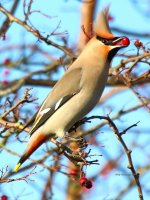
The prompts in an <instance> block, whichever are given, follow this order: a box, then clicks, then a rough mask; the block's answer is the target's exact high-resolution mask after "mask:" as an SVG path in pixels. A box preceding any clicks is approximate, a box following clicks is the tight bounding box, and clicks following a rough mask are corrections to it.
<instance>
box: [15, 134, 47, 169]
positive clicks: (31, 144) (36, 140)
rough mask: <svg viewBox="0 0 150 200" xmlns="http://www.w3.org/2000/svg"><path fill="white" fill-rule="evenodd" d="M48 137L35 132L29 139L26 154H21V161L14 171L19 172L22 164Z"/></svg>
mask: <svg viewBox="0 0 150 200" xmlns="http://www.w3.org/2000/svg"><path fill="white" fill-rule="evenodd" d="M47 139H48V137H47V135H45V134H43V133H40V132H38V131H37V132H35V133H34V134H33V135H32V136H31V137H30V139H29V141H28V144H27V148H26V150H25V152H24V154H23V155H22V156H21V158H20V160H19V162H18V163H17V165H16V166H15V168H14V172H17V171H18V170H19V168H20V166H21V165H22V164H23V163H24V162H25V161H26V160H27V159H28V158H29V156H30V155H31V154H32V153H33V152H34V151H35V150H36V149H37V148H38V147H40V146H41V145H42V144H43V143H44V142H45V141H46V140H47Z"/></svg>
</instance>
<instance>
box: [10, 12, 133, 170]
mask: <svg viewBox="0 0 150 200" xmlns="http://www.w3.org/2000/svg"><path fill="white" fill-rule="evenodd" d="M107 18H108V9H103V10H102V11H101V12H100V13H99V14H98V17H97V19H96V22H95V25H94V36H93V37H92V38H91V39H90V41H89V42H88V43H87V45H86V46H85V48H84V49H83V51H82V52H81V54H80V55H79V56H78V58H77V59H76V60H75V62H74V63H73V64H72V65H71V66H70V67H69V69H68V70H67V71H66V72H65V73H64V75H63V76H62V78H61V79H60V80H59V81H58V82H57V83H56V85H55V86H54V88H53V89H52V91H51V92H50V93H49V95H48V96H47V98H46V99H45V101H44V102H43V104H42V106H41V108H40V110H39V112H38V114H37V116H36V119H35V122H34V124H33V127H32V129H31V131H30V135H31V137H30V139H29V141H28V144H27V148H26V150H25V152H24V154H23V156H22V157H21V158H20V160H19V162H18V164H17V165H16V167H15V169H14V171H15V172H17V171H18V169H19V167H20V166H21V164H22V163H23V162H25V161H26V160H27V159H28V158H29V156H30V155H31V154H32V153H33V152H34V151H35V150H36V149H37V148H38V147H39V146H40V145H41V144H43V143H44V142H45V141H46V140H48V139H49V138H51V137H63V136H64V134H65V133H66V132H67V131H68V130H69V129H70V128H71V127H72V126H73V125H74V124H75V123H76V122H77V121H79V120H80V119H82V118H83V117H84V116H85V115H86V114H87V113H88V112H89V111H91V110H92V109H93V108H94V107H95V105H96V104H97V102H98V101H99V99H100V97H101V95H102V92H103V90H104V87H105V84H106V81H107V78H108V72H109V68H110V63H111V60H112V58H113V57H114V56H115V54H116V53H117V51H118V50H119V49H121V48H123V47H127V46H128V45H129V43H130V41H129V39H128V38H127V37H116V36H114V35H113V34H112V33H111V31H110V28H109V25H108V20H107Z"/></svg>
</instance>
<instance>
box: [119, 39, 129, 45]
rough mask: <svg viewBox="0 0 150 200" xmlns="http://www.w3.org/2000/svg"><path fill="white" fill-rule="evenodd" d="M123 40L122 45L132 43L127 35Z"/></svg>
mask: <svg viewBox="0 0 150 200" xmlns="http://www.w3.org/2000/svg"><path fill="white" fill-rule="evenodd" d="M121 42H122V45H124V46H129V44H130V40H129V38H127V37H124V38H123V39H122V40H121Z"/></svg>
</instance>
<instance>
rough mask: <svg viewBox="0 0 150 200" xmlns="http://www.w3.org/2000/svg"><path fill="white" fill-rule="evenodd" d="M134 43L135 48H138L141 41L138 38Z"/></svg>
mask: <svg viewBox="0 0 150 200" xmlns="http://www.w3.org/2000/svg"><path fill="white" fill-rule="evenodd" d="M134 45H135V46H136V47H137V48H140V47H142V46H143V43H142V42H141V41H140V40H136V41H135V42H134Z"/></svg>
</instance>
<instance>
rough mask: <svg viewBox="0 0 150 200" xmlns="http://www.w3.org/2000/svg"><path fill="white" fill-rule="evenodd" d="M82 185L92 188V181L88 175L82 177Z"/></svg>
mask: <svg viewBox="0 0 150 200" xmlns="http://www.w3.org/2000/svg"><path fill="white" fill-rule="evenodd" d="M80 185H81V186H83V187H85V188H87V189H90V188H92V186H93V185H92V182H91V181H90V180H89V179H87V178H86V177H82V178H80Z"/></svg>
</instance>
